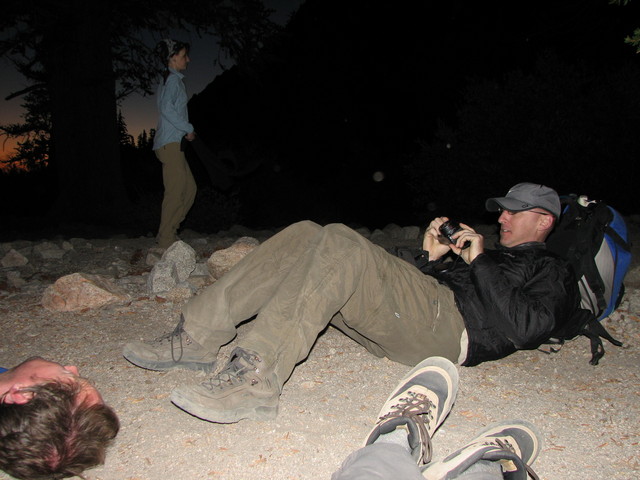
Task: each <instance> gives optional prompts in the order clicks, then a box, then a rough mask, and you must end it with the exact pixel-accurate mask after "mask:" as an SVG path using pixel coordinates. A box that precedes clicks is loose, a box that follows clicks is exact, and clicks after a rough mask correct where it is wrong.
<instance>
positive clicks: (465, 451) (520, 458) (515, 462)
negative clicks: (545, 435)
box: [422, 420, 542, 480]
mask: <svg viewBox="0 0 640 480" xmlns="http://www.w3.org/2000/svg"><path fill="white" fill-rule="evenodd" d="M541 446H542V436H541V435H540V432H539V431H538V430H537V429H536V427H534V426H533V425H532V424H530V423H528V422H525V421H523V420H512V421H503V422H499V423H494V424H493V425H490V426H489V427H487V428H486V429H485V430H483V431H482V432H480V433H479V434H478V436H477V437H476V438H475V439H473V440H472V441H471V442H470V443H468V444H467V445H466V446H464V447H462V448H461V449H460V450H458V451H456V452H454V453H452V454H451V455H449V456H448V457H447V458H445V459H444V460H440V461H438V462H433V463H430V464H429V465H427V466H426V467H425V468H424V469H423V470H422V475H423V476H424V477H425V478H427V479H429V480H446V479H450V478H457V477H458V476H459V475H461V474H462V473H463V472H464V471H465V470H467V469H468V468H469V467H471V466H472V465H474V464H475V463H476V462H478V461H489V462H499V463H500V466H501V467H502V474H503V476H504V478H507V479H509V480H527V475H531V477H532V478H534V479H536V480H537V479H538V476H537V475H536V474H535V473H534V472H533V470H531V468H530V467H529V465H531V464H532V463H533V461H534V460H535V459H536V457H537V456H538V453H539V452H540V448H541Z"/></svg>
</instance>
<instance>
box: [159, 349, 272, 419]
mask: <svg viewBox="0 0 640 480" xmlns="http://www.w3.org/2000/svg"><path fill="white" fill-rule="evenodd" d="M279 397H280V387H279V385H278V382H277V379H276V376H275V374H274V373H273V369H271V368H266V369H265V366H264V365H263V364H262V359H261V358H260V357H259V356H258V355H257V354H256V353H255V352H250V351H247V350H244V349H242V348H236V349H234V350H233V352H232V353H231V358H230V360H229V363H228V364H227V366H226V367H225V368H224V369H223V370H222V371H221V372H220V373H218V374H216V375H214V376H213V377H211V378H210V379H208V380H207V381H206V382H203V383H201V384H199V385H188V386H184V387H179V388H176V389H175V390H174V391H173V392H171V401H172V402H173V403H174V404H175V405H176V406H177V407H179V408H181V409H182V410H184V411H186V412H188V413H190V414H191V415H194V416H196V417H198V418H201V419H203V420H208V421H209V422H215V423H235V422H238V421H240V420H243V419H253V420H272V419H274V418H276V416H277V415H278V401H279Z"/></svg>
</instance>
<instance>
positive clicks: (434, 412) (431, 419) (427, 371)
mask: <svg viewBox="0 0 640 480" xmlns="http://www.w3.org/2000/svg"><path fill="white" fill-rule="evenodd" d="M457 393H458V370H457V369H456V367H455V365H454V364H453V363H451V362H450V361H449V360H447V359H446V358H443V357H430V358H427V359H425V360H423V361H422V362H420V363H419V364H418V365H416V366H415V367H414V368H413V369H412V370H411V371H410V372H409V373H408V374H407V375H405V377H404V378H403V379H402V380H401V381H400V383H399V384H398V386H397V387H396V388H395V389H394V391H393V392H392V393H391V395H390V396H389V398H388V399H387V401H386V403H385V404H384V406H383V407H382V410H380V413H379V415H378V416H379V419H378V421H377V422H376V426H375V427H374V428H373V430H372V431H371V433H370V434H369V436H368V437H367V440H366V441H365V445H370V444H372V443H374V442H375V441H376V440H377V439H378V438H379V437H380V436H381V435H385V434H387V433H390V432H392V431H394V430H396V429H397V428H402V429H404V430H406V431H407V439H408V443H409V448H410V450H411V455H412V457H413V458H414V459H415V460H416V462H417V463H418V465H423V464H425V463H428V462H429V461H430V460H431V452H432V448H431V437H432V436H433V433H434V432H435V431H436V429H437V428H438V427H439V426H440V424H441V423H442V421H443V420H444V419H445V417H446V416H447V415H448V414H449V412H450V411H451V407H452V406H453V402H454V401H455V398H456V394H457Z"/></svg>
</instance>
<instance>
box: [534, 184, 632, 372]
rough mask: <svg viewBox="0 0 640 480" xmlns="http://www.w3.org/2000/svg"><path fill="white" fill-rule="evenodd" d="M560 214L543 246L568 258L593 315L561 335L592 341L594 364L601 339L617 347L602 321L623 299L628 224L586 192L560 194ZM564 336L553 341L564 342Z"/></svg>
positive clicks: (600, 351) (628, 252) (583, 303)
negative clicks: (579, 194)
mask: <svg viewBox="0 0 640 480" xmlns="http://www.w3.org/2000/svg"><path fill="white" fill-rule="evenodd" d="M561 203H562V205H563V210H562V215H561V217H560V220H559V222H558V224H557V225H556V228H555V229H554V231H553V233H552V234H551V235H550V236H549V238H548V239H547V242H546V244H547V249H548V250H549V251H551V252H553V253H555V254H556V255H559V256H560V257H562V258H564V259H565V260H567V261H568V262H569V263H570V264H571V266H572V268H573V270H574V273H575V275H576V279H577V282H578V288H579V290H580V296H581V303H580V306H581V307H582V308H583V309H585V310H588V311H590V312H591V313H592V315H588V316H587V317H584V316H583V318H585V319H586V320H585V321H583V322H581V323H582V324H581V325H575V326H574V331H566V332H563V334H562V336H563V337H564V338H567V339H570V338H573V337H574V336H577V335H585V336H587V337H589V339H590V340H591V352H592V358H591V361H590V363H591V364H593V365H597V364H598V361H599V359H600V358H602V356H603V355H604V348H603V346H602V341H601V340H600V337H602V338H606V339H607V340H608V341H610V342H611V343H612V344H614V345H617V346H621V345H622V343H621V342H619V341H617V340H615V339H614V338H613V337H611V335H610V334H609V333H608V332H607V331H606V329H605V328H604V327H603V326H602V324H600V321H601V320H602V319H604V318H606V317H608V316H609V315H610V314H611V313H612V312H613V311H614V310H615V309H616V308H617V307H618V306H619V305H620V302H621V301H622V297H623V296H624V283H623V281H624V277H625V275H626V273H627V270H628V269H629V264H630V263H631V248H630V245H629V237H628V233H627V225H626V223H625V221H624V219H623V218H622V216H621V215H620V213H618V211H616V210H615V209H614V208H613V207H611V206H610V205H607V204H606V203H605V202H604V201H598V200H589V199H588V198H587V197H586V196H580V197H577V196H575V195H569V196H566V197H562V198H561ZM562 341H563V338H558V339H553V343H562Z"/></svg>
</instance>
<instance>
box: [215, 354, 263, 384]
mask: <svg viewBox="0 0 640 480" xmlns="http://www.w3.org/2000/svg"><path fill="white" fill-rule="evenodd" d="M261 361H262V360H261V359H260V357H258V356H257V355H255V354H252V353H249V352H247V351H246V350H242V349H240V348H238V349H236V350H234V351H233V352H232V354H231V360H229V363H228V364H227V366H226V367H225V368H224V369H223V370H221V371H220V372H219V373H218V374H216V375H214V376H213V377H211V378H209V379H208V380H206V381H204V382H202V386H204V387H205V388H207V389H209V390H212V391H213V390H224V389H225V388H229V387H234V386H237V385H241V384H243V383H245V382H246V378H245V374H246V373H247V372H251V371H254V372H258V371H259V370H258V367H257V366H256V363H259V362H261ZM256 383H258V380H256V379H251V385H255V384H256Z"/></svg>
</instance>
